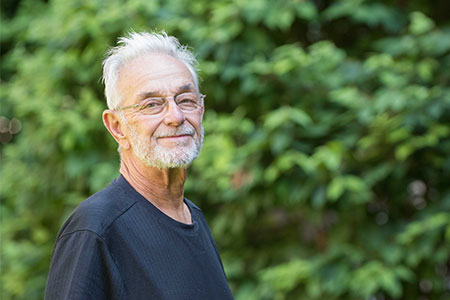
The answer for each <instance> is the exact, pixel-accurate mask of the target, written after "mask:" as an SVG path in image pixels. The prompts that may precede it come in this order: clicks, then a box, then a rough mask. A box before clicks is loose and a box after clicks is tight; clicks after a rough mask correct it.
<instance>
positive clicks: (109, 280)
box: [45, 230, 125, 300]
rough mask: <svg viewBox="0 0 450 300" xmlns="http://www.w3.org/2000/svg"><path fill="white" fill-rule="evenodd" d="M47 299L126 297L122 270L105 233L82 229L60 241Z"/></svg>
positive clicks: (48, 284) (53, 262)
mask: <svg viewBox="0 0 450 300" xmlns="http://www.w3.org/2000/svg"><path fill="white" fill-rule="evenodd" d="M45 299H47V300H52V299H58V300H59V299H64V300H68V299H71V300H72V299H73V300H76V299H80V300H81V299H99V300H100V299H125V288H124V285H123V283H122V280H121V278H120V274H119V272H118V270H117V267H116V265H115V262H114V260H113V258H112V257H111V254H110V253H109V251H108V248H107V245H106V244H105V242H104V240H103V239H102V238H101V237H99V236H98V235H97V234H96V233H94V232H92V231H87V230H82V231H76V232H73V233H70V234H67V235H64V236H62V237H61V238H60V239H59V240H58V241H57V242H56V245H55V249H54V251H53V256H52V261H51V264H50V271H49V275H48V281H47V287H46V291H45Z"/></svg>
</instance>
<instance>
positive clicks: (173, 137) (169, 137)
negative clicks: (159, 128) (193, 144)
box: [158, 134, 192, 139]
mask: <svg viewBox="0 0 450 300" xmlns="http://www.w3.org/2000/svg"><path fill="white" fill-rule="evenodd" d="M185 137H192V136H191V135H189V134H180V135H171V136H161V137H159V138H158V139H179V138H185Z"/></svg>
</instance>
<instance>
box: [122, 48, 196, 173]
mask: <svg viewBox="0 0 450 300" xmlns="http://www.w3.org/2000/svg"><path fill="white" fill-rule="evenodd" d="M117 84H118V91H119V94H120V95H121V96H122V99H123V101H122V103H121V105H120V106H122V107H123V106H127V105H133V104H136V103H139V102H140V101H142V100H144V99H145V98H148V97H171V96H176V95H178V94H180V93H183V92H197V87H196V86H195V83H194V80H193V78H192V75H191V73H190V72H189V70H188V69H187V68H186V66H185V65H184V64H183V63H182V62H180V61H179V60H178V59H176V58H174V57H172V56H169V55H165V54H146V55H143V56H140V57H137V58H135V59H133V60H131V61H130V62H129V63H127V64H126V65H125V66H124V67H122V69H121V70H120V71H119V78H118V82H117ZM122 113H123V118H122V121H123V122H125V124H126V128H127V133H126V134H127V136H128V138H129V141H130V144H131V148H132V150H133V154H134V156H135V157H137V158H139V159H140V160H141V161H142V162H143V163H144V164H145V165H147V166H151V167H157V168H177V167H186V166H188V165H189V164H190V163H191V162H192V161H193V160H194V159H195V158H196V157H197V156H198V154H199V152H200V148H201V145H202V142H203V127H202V118H203V108H201V109H198V110H195V111H191V112H187V113H186V112H183V111H181V110H180V109H179V107H178V106H177V105H176V104H175V102H174V101H172V100H170V101H169V104H168V105H167V107H166V108H165V109H164V110H163V111H162V112H161V113H159V114H156V115H144V114H142V113H140V112H139V110H138V109H137V108H130V109H126V110H124V111H122Z"/></svg>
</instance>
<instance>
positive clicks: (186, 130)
mask: <svg viewBox="0 0 450 300" xmlns="http://www.w3.org/2000/svg"><path fill="white" fill-rule="evenodd" d="M194 134H195V130H194V128H193V127H190V126H184V127H179V128H177V129H176V130H164V131H163V132H157V133H156V134H155V138H161V137H170V136H177V135H190V136H193V135H194Z"/></svg>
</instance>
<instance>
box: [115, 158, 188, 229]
mask: <svg viewBox="0 0 450 300" xmlns="http://www.w3.org/2000/svg"><path fill="white" fill-rule="evenodd" d="M120 173H121V174H122V175H123V176H124V177H125V179H126V180H127V181H128V182H129V183H130V185H131V186H132V187H133V188H134V189H135V190H136V191H137V192H138V193H139V194H141V195H142V196H143V197H144V198H145V199H147V200H148V201H149V202H151V203H152V204H153V205H154V206H156V207H157V208H158V209H159V210H160V211H162V212H163V213H165V214H166V215H168V216H169V217H171V218H172V219H175V220H177V221H179V222H182V223H187V224H191V223H192V221H191V216H190V212H189V209H188V208H187V206H186V204H185V203H184V182H185V181H186V175H187V170H186V169H185V168H171V169H159V168H155V167H149V166H147V165H145V164H143V163H142V162H141V161H140V160H139V159H137V158H134V157H130V155H125V154H124V153H122V160H121V163H120Z"/></svg>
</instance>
